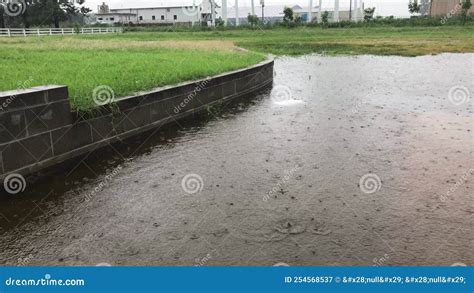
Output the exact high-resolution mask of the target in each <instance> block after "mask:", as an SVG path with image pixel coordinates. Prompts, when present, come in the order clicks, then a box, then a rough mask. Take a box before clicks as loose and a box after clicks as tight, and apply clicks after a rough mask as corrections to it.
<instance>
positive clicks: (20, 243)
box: [0, 54, 474, 266]
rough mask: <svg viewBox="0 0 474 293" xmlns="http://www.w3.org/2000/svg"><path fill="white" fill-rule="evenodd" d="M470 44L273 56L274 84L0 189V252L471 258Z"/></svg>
mask: <svg viewBox="0 0 474 293" xmlns="http://www.w3.org/2000/svg"><path fill="white" fill-rule="evenodd" d="M473 68H474V54H443V55H438V56H424V57H416V58H403V57H373V56H359V57H322V56H304V57H298V58H279V59H277V60H276V62H275V72H276V76H275V81H274V85H273V89H268V90H266V91H263V92H262V93H261V94H259V95H257V96H255V97H249V98H246V99H245V100H240V101H235V102H234V103H232V104H230V105H227V106H225V107H220V108H218V107H216V108H211V109H209V111H208V113H206V114H204V115H200V116H199V117H194V119H188V120H186V121H178V122H176V123H175V124H173V125H168V126H166V127H164V128H161V129H156V130H154V131H151V132H149V133H146V134H143V135H140V136H138V137H135V138H133V139H131V140H127V141H125V142H123V143H121V144H115V145H112V146H110V147H108V148H106V149H103V150H100V151H98V152H95V153H92V154H90V155H88V156H86V157H82V158H79V159H77V160H74V161H71V162H69V163H68V164H66V165H65V166H63V167H62V168H55V169H54V170H50V171H48V172H47V173H44V174H39V175H37V176H34V177H30V178H28V183H27V188H26V191H25V192H24V193H22V194H17V195H7V194H2V195H1V196H0V261H1V263H2V264H3V265H13V266H16V265H97V264H103V263H107V264H110V265H114V266H115V265H191V266H192V265H211V266H212V265H274V264H276V263H286V264H288V265H292V266H293V265H368V266H371V265H384V266H385V265H447V266H449V265H452V264H466V265H474V259H473V255H474V253H473V252H474V242H473V240H474V233H473V229H472V227H473V223H474V219H473V213H474V205H473V192H472V190H473V188H474V184H473V175H474V156H473V150H474V148H473V146H474V136H473V132H472V131H473V126H474V117H473V99H472V97H473V96H472V89H473V88H474V84H473V80H472V76H473V73H474V72H473Z"/></svg>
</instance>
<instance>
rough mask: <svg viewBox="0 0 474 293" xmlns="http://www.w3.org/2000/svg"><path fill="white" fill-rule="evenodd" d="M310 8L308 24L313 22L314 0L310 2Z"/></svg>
mask: <svg viewBox="0 0 474 293" xmlns="http://www.w3.org/2000/svg"><path fill="white" fill-rule="evenodd" d="M308 6H309V8H308V19H307V21H308V23H311V20H313V0H309V5H308Z"/></svg>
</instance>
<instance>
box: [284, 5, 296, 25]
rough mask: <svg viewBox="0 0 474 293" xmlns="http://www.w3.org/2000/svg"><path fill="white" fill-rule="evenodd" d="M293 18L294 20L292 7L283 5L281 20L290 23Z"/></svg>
mask: <svg viewBox="0 0 474 293" xmlns="http://www.w3.org/2000/svg"><path fill="white" fill-rule="evenodd" d="M293 20H294V13H293V9H291V8H290V7H285V9H283V22H284V23H285V24H290V23H292V22H293Z"/></svg>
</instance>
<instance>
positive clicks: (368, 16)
mask: <svg viewBox="0 0 474 293" xmlns="http://www.w3.org/2000/svg"><path fill="white" fill-rule="evenodd" d="M374 12H375V7H369V8H366V9H364V21H365V22H369V21H372V19H373V18H374Z"/></svg>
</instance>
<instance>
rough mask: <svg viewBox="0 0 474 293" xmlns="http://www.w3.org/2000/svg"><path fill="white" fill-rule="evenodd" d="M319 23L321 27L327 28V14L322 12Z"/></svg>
mask: <svg viewBox="0 0 474 293" xmlns="http://www.w3.org/2000/svg"><path fill="white" fill-rule="evenodd" d="M321 23H322V25H323V27H328V23H329V12H327V11H324V12H323V13H322V14H321Z"/></svg>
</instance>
